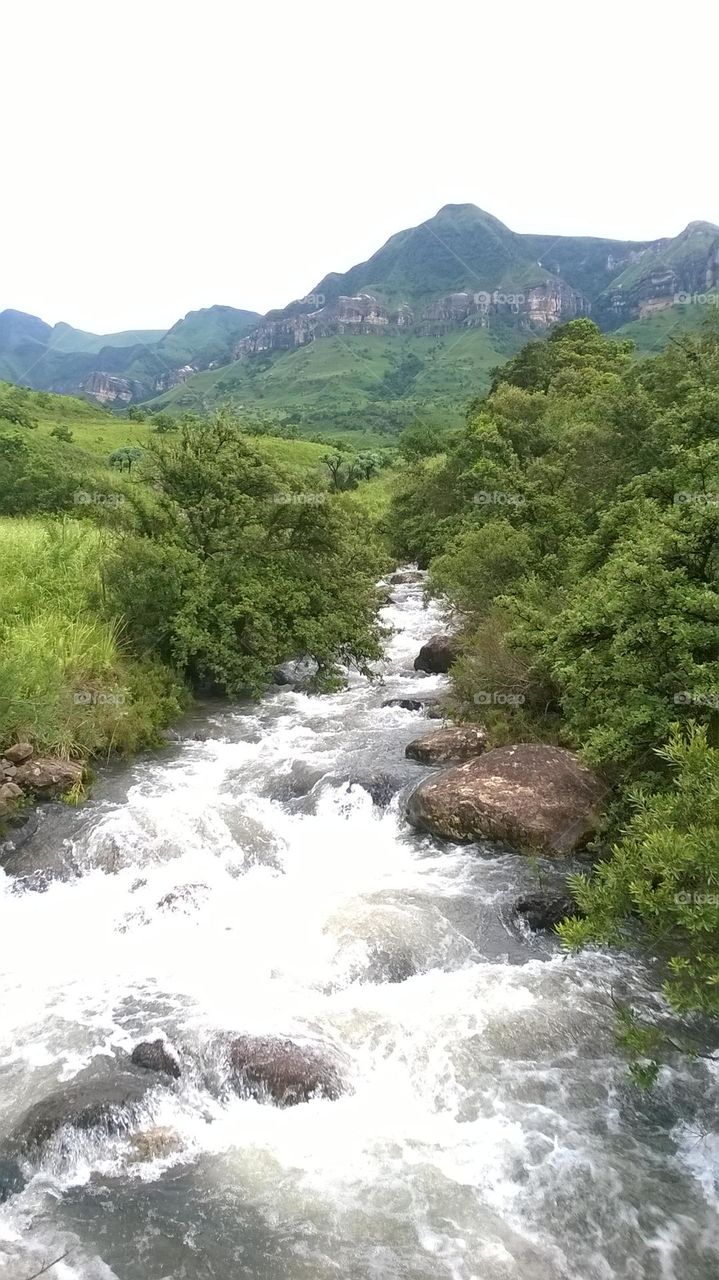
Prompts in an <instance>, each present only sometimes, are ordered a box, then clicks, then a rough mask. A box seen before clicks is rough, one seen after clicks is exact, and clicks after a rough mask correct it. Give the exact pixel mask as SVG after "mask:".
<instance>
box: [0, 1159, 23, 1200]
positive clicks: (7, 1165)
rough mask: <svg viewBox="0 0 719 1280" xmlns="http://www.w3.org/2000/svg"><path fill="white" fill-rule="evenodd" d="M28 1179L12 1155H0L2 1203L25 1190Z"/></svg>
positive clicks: (0, 1192)
mask: <svg viewBox="0 0 719 1280" xmlns="http://www.w3.org/2000/svg"><path fill="white" fill-rule="evenodd" d="M25 1183H26V1179H25V1177H24V1175H23V1172H22V1170H21V1168H20V1165H19V1164H18V1162H17V1160H13V1159H12V1158H11V1157H10V1156H0V1204H3V1202H4V1201H5V1200H9V1199H10V1196H16V1195H18V1194H19V1192H20V1191H22V1190H23V1188H24V1186H25Z"/></svg>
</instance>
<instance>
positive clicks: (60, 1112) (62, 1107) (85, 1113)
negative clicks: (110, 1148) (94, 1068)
mask: <svg viewBox="0 0 719 1280" xmlns="http://www.w3.org/2000/svg"><path fill="white" fill-rule="evenodd" d="M152 1083H153V1081H152V1077H151V1075H150V1074H149V1073H148V1074H145V1073H144V1072H140V1071H136V1072H135V1071H129V1070H123V1069H122V1068H117V1069H116V1072H115V1074H114V1075H113V1076H112V1077H110V1078H107V1077H105V1078H100V1079H95V1078H91V1077H86V1078H84V1079H82V1080H81V1081H78V1080H76V1081H75V1082H74V1083H72V1084H68V1085H63V1086H62V1087H61V1088H59V1089H57V1090H56V1092H55V1093H52V1094H50V1096H49V1097H47V1098H43V1099H42V1100H41V1101H40V1102H36V1103H35V1104H34V1106H32V1107H30V1108H29V1109H28V1110H27V1111H26V1112H25V1114H24V1115H23V1116H22V1118H21V1119H20V1121H19V1122H18V1124H17V1125H16V1126H15V1128H14V1129H13V1130H12V1131H11V1133H10V1135H9V1137H8V1139H7V1142H6V1144H5V1146H6V1150H7V1151H8V1152H9V1154H10V1155H26V1154H29V1153H31V1152H32V1151H35V1150H37V1149H38V1148H39V1147H41V1146H42V1145H43V1143H45V1142H48V1141H49V1139H50V1138H52V1137H53V1135H54V1134H55V1133H57V1132H58V1130H59V1129H62V1128H63V1127H64V1126H65V1125H72V1126H73V1127H74V1128H76V1129H92V1128H95V1127H96V1126H99V1125H102V1126H103V1127H104V1129H105V1130H106V1132H108V1133H124V1132H126V1131H127V1130H128V1129H129V1128H130V1127H131V1125H132V1123H133V1114H132V1113H133V1110H137V1108H138V1107H139V1105H140V1104H141V1102H142V1101H143V1099H144V1097H145V1095H146V1093H147V1092H148V1089H149V1088H151V1086H152Z"/></svg>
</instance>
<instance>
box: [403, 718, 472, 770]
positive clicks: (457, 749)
mask: <svg viewBox="0 0 719 1280" xmlns="http://www.w3.org/2000/svg"><path fill="white" fill-rule="evenodd" d="M486 745H487V734H486V731H485V730H484V729H482V728H481V727H480V726H479V725H471V724H466V725H458V726H457V728H454V729H435V731H434V733H428V734H425V736H424V737H423V738H414V739H413V741H412V742H408V743H407V746H406V747H405V749H404V754H405V755H406V756H409V758H410V760H419V762H420V764H443V763H444V762H445V761H447V760H469V759H470V758H471V757H472V756H478V755H481V753H482V752H483V751H484V749H485V747H486Z"/></svg>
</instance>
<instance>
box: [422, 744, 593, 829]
mask: <svg viewBox="0 0 719 1280" xmlns="http://www.w3.org/2000/svg"><path fill="white" fill-rule="evenodd" d="M605 794H606V788H605V787H604V785H603V783H602V782H601V781H600V779H599V778H597V777H596V776H595V774H593V773H592V772H591V771H590V770H589V769H587V768H586V767H585V766H584V765H583V764H582V762H581V760H580V759H579V757H578V756H576V755H574V753H573V752H571V751H565V750H564V749H563V748H561V747H551V746H545V745H543V744H542V743H534V742H525V743H519V744H518V745H517V746H513V747H499V748H497V749H496V750H494V751H488V752H487V753H486V754H485V755H483V756H480V757H479V759H477V760H469V761H468V762H467V763H466V764H461V765H457V766H456V767H455V768H454V769H446V770H444V771H443V772H442V773H439V774H436V775H434V776H433V777H431V778H428V779H427V780H426V781H425V782H421V783H420V784H419V786H418V787H416V788H415V790H414V791H413V792H412V794H411V795H410V797H409V801H408V805H407V817H408V819H409V821H410V822H411V823H412V825H413V826H415V827H419V828H420V829H421V830H424V831H429V832H431V833H432V834H433V835H436V836H441V837H443V838H444V839H447V840H481V839H489V840H501V841H504V842H506V843H507V844H511V845H514V846H515V847H516V848H518V849H521V850H523V851H525V852H534V851H536V852H540V853H546V854H565V853H570V852H571V851H572V850H573V849H576V848H577V847H578V846H579V845H581V844H583V843H584V842H585V841H586V839H587V838H588V837H589V836H590V835H591V834H592V833H593V832H594V831H595V830H596V827H597V823H598V820H599V815H600V811H601V803H602V799H603V797H604V795H605Z"/></svg>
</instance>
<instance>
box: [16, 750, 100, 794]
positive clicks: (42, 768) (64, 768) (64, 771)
mask: <svg viewBox="0 0 719 1280" xmlns="http://www.w3.org/2000/svg"><path fill="white" fill-rule="evenodd" d="M82 773H83V769H82V765H80V764H76V763H75V761H74V760H55V759H52V758H49V757H48V758H47V759H45V758H40V759H37V760H28V761H27V763H25V764H21V765H20V766H19V767H18V769H17V770H16V772H15V775H14V777H13V782H15V783H16V784H17V786H19V787H22V789H23V791H31V792H32V793H33V794H34V795H36V796H41V797H43V798H45V797H48V796H57V795H62V793H63V792H64V791H70V789H71V788H72V787H74V786H76V784H77V783H78V782H81V781H82Z"/></svg>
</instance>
